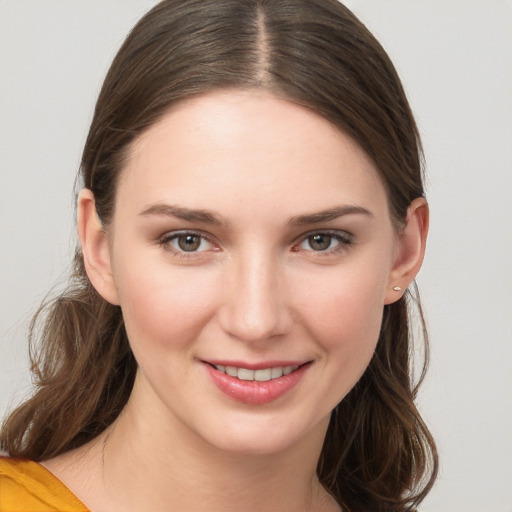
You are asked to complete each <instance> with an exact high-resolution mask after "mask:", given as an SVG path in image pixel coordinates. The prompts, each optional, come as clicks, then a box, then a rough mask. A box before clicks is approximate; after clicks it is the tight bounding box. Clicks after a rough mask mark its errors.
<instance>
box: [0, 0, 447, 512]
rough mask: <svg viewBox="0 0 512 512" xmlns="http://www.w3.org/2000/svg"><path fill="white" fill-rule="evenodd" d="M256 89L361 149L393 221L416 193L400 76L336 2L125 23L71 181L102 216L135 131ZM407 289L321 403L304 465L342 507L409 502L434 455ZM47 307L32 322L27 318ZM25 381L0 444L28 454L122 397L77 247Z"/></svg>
mask: <svg viewBox="0 0 512 512" xmlns="http://www.w3.org/2000/svg"><path fill="white" fill-rule="evenodd" d="M225 88H245V89H247V88H263V89H266V90H269V91H271V92H273V93H275V94H276V95H278V96H280V97H283V98H286V99H288V100H290V101H293V102H295V103H297V104H300V105H303V106H305V107H307V108H309V109H312V110H313V111H315V112H317V113H318V114H319V115H321V116H323V117H325V118H327V119H328V120H330V121H331V122H333V123H334V124H335V125H336V126H338V127H339V128H340V129H341V130H342V131H343V132H345V133H347V134H348V135H350V136H351V137H352V138H353V139H354V140H355V141H357V142H358V143H359V144H360V146H361V147H362V148H363V149H364V150H365V151H366V153H368V155H370V156H371V157H372V159H373V160H374V162H375V164H376V166H377V168H378V171H379V173H380V175H381V178H382V181H383V183H384V185H385V187H386V190H387V194H388V198H389V205H390V211H391V215H392V218H393V219H394V221H395V224H396V226H397V229H399V226H400V224H401V222H402V221H403V219H404V218H405V216H406V212H407V208H408V206H409V205H410V203H411V202H412V201H413V200H414V199H415V198H417V197H421V196H423V194H424V191H423V185H422V150H421V144H420V139H419V135H418V131H417V128H416V125H415V122H414V119H413V116H412V113H411V111H410V108H409V105H408V102H407V99H406V97H405V94H404V91H403V88H402V86H401V83H400V80H399V78H398V76H397V73H396V71H395V69H394V67H393V65H392V64H391V62H390V60H389V58H388V56H387V55H386V53H385V51H384V50H383V49H382V47H381V46H380V44H379V43H378V42H377V41H376V40H375V38H374V37H373V36H372V35H371V34H370V33H369V31H368V30H367V29H366V28H365V27H364V25H363V24H362V23H361V22H360V21H359V20H358V19H357V18H356V17H355V16H354V15H353V14H352V13H351V12H350V11H349V10H348V9H347V8H346V7H344V6H343V5H342V4H340V3H339V2H338V1H337V0H215V1H210V0H166V1H163V2H161V3H160V4H158V5H157V6H156V7H154V8H153V9H152V10H151V11H150V12H149V13H148V14H146V15H145V16H144V17H143V18H142V19H141V20H140V21H139V23H138V24H137V25H136V26H135V28H134V29H133V30H132V31H131V33H130V34H129V36H128V37H127V39H126V41H125V42H124V44H123V46H122V47H121V49H120V51H119V52H118V54H117V56H116V58H115V60H114V61H113V63H112V66H111V68H110V70H109V72H108V75H107V77H106V80H105V82H104V85H103V88H102V90H101V93H100V96H99V98H98V102H97V105H96V109H95V114H94V118H93V121H92V125H91V128H90V131H89V135H88V138H87V142H86V145H85V149H84V153H83V158H82V164H81V178H82V179H83V184H84V186H85V187H87V188H89V189H90V190H92V192H93V193H94V196H95V199H96V208H97V212H98V215H99V217H100V219H101V221H102V222H103V224H104V226H108V225H109V223H110V222H111V219H112V215H113V210H114V206H115V191H116V182H117V180H118V177H119V173H120V172H121V171H122V168H123V164H124V161H125V158H126V155H127V153H128V150H129V148H130V146H131V144H132V143H133V141H134V140H135V139H136V138H137V137H138V136H139V135H140V134H141V133H142V132H143V131H144V130H145V129H147V128H148V127H149V126H151V125H152V124H154V123H155V122H156V121H157V120H158V119H159V118H161V117H162V116H163V115H164V114H165V113H166V112H167V111H168V110H169V108H170V107H171V106H172V105H173V104H175V103H176V102H178V101H180V100H182V99H184V98H188V97H190V96H191V95H195V94H201V93H205V92H209V91H212V90H214V89H225ZM414 306H416V307H417V311H419V312H420V315H419V318H420V323H421V330H422V331H423V334H425V328H424V322H423V319H422V316H421V307H420V305H419V299H418V297H417V294H414V296H413V294H412V293H411V292H407V294H406V295H405V296H404V297H403V298H402V299H400V300H399V301H398V302H396V303H394V304H391V305H389V306H385V308H384V315H383V323H382V328H381V333H380V338H379V341H378V344H377V349H376V351H375V354H374V357H373V359H372V361H371V363H370V365H369V367H368V368H367V370H366V372H365V373H364V375H363V377H362V378H361V379H360V381H359V382H358V383H357V385H356V386H355V387H354V389H353V390H352V391H351V392H350V393H349V394H348V395H347V397H345V398H344V399H343V400H342V402H341V403H340V404H339V405H338V406H337V407H336V409H335V410H334V411H333V414H332V418H331V423H330V425H329V429H328V432H327V436H326V439H325V444H324V447H323V451H322V454H321V457H320V460H319V463H318V468H317V472H318V475H319V478H320V481H321V482H322V484H323V485H324V486H325V487H326V489H328V491H329V492H330V493H331V494H332V495H333V496H334V497H335V498H336V500H337V501H338V502H339V503H340V505H342V506H343V507H344V509H345V510H347V511H358V510H372V511H381V510H382V511H406V510H412V509H414V508H415V507H416V506H417V505H418V504H419V503H420V502H421V501H422V499H423V498H424V497H425V495H426V494H427V492H428V491H429V490H430V488H431V486H432V485H433V482H434V479H435V476H436V473H437V454H436V449H435V444H434V442H433V439H432V437H431V435H430V433H429V431H428V429H427V427H426V426H425V424H424V422H423V420H422V419H421V417H420V415H419V413H418V410H417V409H416V406H415V404H414V400H415V397H416V392H417V389H418V385H419V382H421V380H422V379H423V376H424V371H425V368H426V364H427V360H428V343H427V339H426V337H425V339H424V354H425V358H424V366H423V372H422V373H421V375H420V378H419V382H418V383H417V384H416V385H415V384H414V383H413V379H412V375H411V361H410V354H411V352H412V346H411V345H412V336H411V333H410V314H411V311H412V308H413V307H414ZM42 313H46V319H45V323H44V325H43V328H42V330H41V332H37V329H36V323H35V322H36V320H38V319H39V317H40V316H41V314H42ZM30 332H31V342H33V341H34V339H35V337H36V336H37V337H38V338H39V342H40V343H39V346H38V347H37V353H33V354H32V361H33V364H32V370H33V372H34V375H35V384H36V387H37V389H36V392H35V394H34V396H33V397H32V398H31V399H30V400H28V401H27V402H26V403H25V404H23V405H22V406H20V407H19V408H18V409H16V410H15V411H14V412H13V413H12V414H11V415H10V417H9V418H8V419H7V421H6V422H5V424H4V426H3V430H2V434H1V438H0V441H1V447H2V448H3V449H6V450H7V451H8V452H9V453H10V454H11V455H13V456H23V457H28V458H31V459H34V460H41V459H45V458H49V457H52V456H55V455H57V454H59V453H62V452H65V451H67V450H69V449H71V448H74V447H77V446H80V445H82V444H84V443H85V442H87V441H89V440H91V439H92V438H94V437H95V436H97V435H98V434H100V433H101V432H102V431H103V430H104V429H105V428H106V427H107V426H108V425H110V424H111V423H112V422H113V421H114V420H115V418H116V417H117V415H118V414H119V412H120V411H121V410H122V408H123V407H124V405H125V403H126V401H127V399H128V397H129V395H130V392H131V388H132V385H133V381H134V377H135V372H136V369H137V365H136V362H135V360H134V358H133V355H132V353H131V351H130V348H129V344H128V339H127V336H126V332H125V329H124V325H123V318H122V315H121V312H120V308H119V307H117V306H113V305H111V304H108V303H107V302H105V301H104V300H103V299H102V298H101V297H100V296H99V295H98V294H97V292H96V291H95V290H94V288H93V287H92V285H91V284H90V282H89V280H88V278H87V275H86V273H85V271H84V267H83V262H82V257H81V253H80V251H77V254H76V257H75V271H74V273H73V276H72V280H71V283H70V286H69V289H68V290H67V291H66V292H65V293H63V294H62V295H60V296H59V297H58V298H57V299H56V300H55V301H53V302H50V303H49V304H47V305H46V306H44V307H43V308H41V310H40V311H39V312H38V314H37V315H36V317H35V319H34V321H33V323H32V325H31V329H30Z"/></svg>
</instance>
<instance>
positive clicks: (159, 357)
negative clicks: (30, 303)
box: [109, 91, 398, 453]
mask: <svg viewBox="0 0 512 512" xmlns="http://www.w3.org/2000/svg"><path fill="white" fill-rule="evenodd" d="M109 251H110V252H109V254H110V262H109V265H110V269H111V271H112V275H113V284H112V286H113V290H114V291H113V292H112V293H113V296H115V300H114V301H115V302H117V303H119V304H120V305H121V308H122V311H123V315H124V319H125V324H126V329H127V333H128V337H129V340H130V344H131V346H132V349H133V352H134V354H135V357H136V359H137V361H138V363H139V367H140V369H139V373H138V376H137V381H136V385H135V391H134V395H136V396H139V398H140V399H139V406H138V407H139V408H140V409H141V410H143V409H144V408H151V417H152V418H153V420H154V421H156V422H159V423H162V424H168V425H176V426H179V428H180V429H181V431H182V432H187V433H188V434H187V435H190V436H193V437H194V438H196V439H200V440H202V441H206V442H207V443H209V444H210V445H213V446H215V447H218V448H220V449H223V450H231V451H238V452H246V453H249V452H250V453H270V452H276V451H279V450H282V449H285V448H286V447H289V446H291V445H293V444H294V443H298V442H300V441H301V440H303V439H306V438H308V436H311V435H313V434H314V433H315V432H316V433H318V432H320V431H321V432H322V435H323V433H324V431H325V428H326V426H327V423H328V419H329V415H330V412H331V410H332V409H333V408H334V407H335V406H336V404H337V403H338V402H339V401H340V400H342V399H343V397H344V396H345V395H346V394H347V393H348V392H349V391H350V389H351V388H352V387H353V386H354V384H355V383H356V382H357V380H358V379H359V378H360V376H361V375H362V373H363V372H364V370H365V369H366V367H367V365H368V363H369V361H370V359H371V357H372V354H373V352H374V350H375V346H376V343H377V338H378V334H379V329H380V325H381V318H382V311H383V306H384V304H385V303H386V302H389V301H390V299H389V289H390V287H392V285H393V283H391V282H390V276H391V273H392V269H393V266H394V264H395V261H396V255H397V237H396V233H395V231H394V229H393V225H392V222H391V220H390V216H389V208H388V204H387V198H386V193H385V189H384V187H383V185H382V183H381V181H380V179H379V177H378V174H377V171H376V169H375V167H374V165H373V164H372V162H371V161H370V159H369V158H368V157H367V156H366V155H365V153H364V152H363V151H361V150H360V149H359V148H358V146H357V145H356V144H355V143H354V142H353V141H352V140H351V139H350V138H348V137H346V136H345V135H343V134H342V133H341V132H340V131H338V130H337V129H335V128H334V127H333V126H332V125H330V124H329V123H328V122H327V121H326V120H324V119H323V118H321V117H319V116H318V115H316V114H315V113H312V112H311V111H309V110H306V109H304V108H302V107H299V106H297V105H295V104H293V103H290V102H288V101H285V100H282V99H278V98H276V97H274V96H271V95H269V94H266V93H262V92H242V91H239V92H237V91H229V92H217V93H212V94H208V95H204V96H201V97H197V98H194V99H191V100H187V101H185V102H183V103H181V104H179V105H178V106H177V107H175V108H174V109H173V110H172V111H171V112H169V113H168V114H167V115H165V116H164V117H163V118H162V119H161V120H160V121H159V122H158V123H156V124H155V125H154V126H152V127H151V128H150V129H149V130H148V131H147V132H146V133H144V134H143V135H142V136H141V137H140V139H139V140H138V141H137V142H136V143H135V144H134V145H133V147H132V148H131V153H130V157H129V159H128V163H127V166H126V167H125V168H124V169H123V171H122V175H121V179H120V182H119V186H118V191H117V197H116V209H115V214H114V218H113V222H112V225H111V227H110V230H109ZM397 298H398V297H397ZM111 300H112V299H111Z"/></svg>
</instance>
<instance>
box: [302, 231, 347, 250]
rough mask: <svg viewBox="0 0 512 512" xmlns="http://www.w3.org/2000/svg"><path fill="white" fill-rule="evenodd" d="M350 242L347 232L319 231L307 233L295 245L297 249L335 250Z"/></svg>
mask: <svg viewBox="0 0 512 512" xmlns="http://www.w3.org/2000/svg"><path fill="white" fill-rule="evenodd" d="M351 243H352V237H351V236H350V235H349V234H348V233H338V232H336V233H331V232H320V233H311V234H310V235H307V236H306V237H305V238H304V239H303V240H302V241H301V242H300V243H299V244H298V245H297V246H296V247H297V249H296V250H299V251H314V252H336V251H338V250H340V249H343V248H344V247H345V246H347V245H350V244H351Z"/></svg>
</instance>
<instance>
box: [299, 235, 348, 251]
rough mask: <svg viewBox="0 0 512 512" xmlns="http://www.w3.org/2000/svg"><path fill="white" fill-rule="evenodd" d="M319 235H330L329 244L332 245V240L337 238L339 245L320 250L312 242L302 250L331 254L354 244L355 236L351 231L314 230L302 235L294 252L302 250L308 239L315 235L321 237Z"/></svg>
mask: <svg viewBox="0 0 512 512" xmlns="http://www.w3.org/2000/svg"><path fill="white" fill-rule="evenodd" d="M319 236H320V237H328V238H329V239H330V240H329V245H331V243H332V240H335V241H336V242H338V243H337V245H335V246H334V247H332V248H329V247H328V248H327V249H325V250H318V251H316V250H315V249H313V248H312V247H311V243H309V247H310V248H309V249H302V250H304V251H307V252H311V253H316V254H318V255H319V256H330V255H333V254H337V253H339V252H342V251H344V250H346V249H347V247H348V246H350V245H352V244H353V242H354V237H353V236H352V235H351V234H350V233H347V232H346V231H342V232H340V231H313V232H311V233H307V234H306V235H303V236H301V238H300V240H299V242H298V243H297V244H295V245H294V246H293V248H292V250H293V251H294V252H299V251H300V250H301V249H300V246H301V245H302V244H304V243H307V242H308V240H309V241H311V239H312V238H313V237H319Z"/></svg>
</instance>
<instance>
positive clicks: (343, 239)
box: [158, 231, 353, 258]
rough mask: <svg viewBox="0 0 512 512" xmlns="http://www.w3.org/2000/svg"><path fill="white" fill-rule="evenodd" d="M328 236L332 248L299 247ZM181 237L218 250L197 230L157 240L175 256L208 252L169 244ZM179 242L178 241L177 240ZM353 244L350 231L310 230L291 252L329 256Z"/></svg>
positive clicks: (190, 255)
mask: <svg viewBox="0 0 512 512" xmlns="http://www.w3.org/2000/svg"><path fill="white" fill-rule="evenodd" d="M319 236H320V237H328V238H329V245H331V243H332V240H335V241H336V242H338V243H337V245H335V246H334V247H333V248H330V247H328V248H326V249H325V250H315V249H313V248H312V247H311V243H309V247H310V248H309V249H305V248H304V249H301V248H300V246H301V245H302V244H304V243H307V242H308V240H311V239H312V238H313V237H319ZM181 237H199V238H200V244H203V243H205V242H206V243H209V244H211V245H212V247H214V249H213V250H214V251H216V250H218V248H217V246H216V245H215V244H214V243H213V242H212V241H211V239H210V237H208V236H206V235H205V234H204V233H201V232H199V231H178V232H172V233H167V234H165V235H164V236H163V237H161V238H160V239H159V241H158V243H159V245H160V246H162V247H164V248H165V250H167V251H170V252H172V253H173V255H174V256H177V257H179V258H193V257H197V255H198V254H201V253H203V252H208V251H209V249H206V250H202V251H197V250H193V251H185V250H180V249H179V248H176V247H173V245H171V242H173V241H175V240H176V241H177V240H179V239H180V238H181ZM178 243H179V242H178ZM352 244H353V236H352V235H351V234H350V233H347V232H345V231H343V232H339V231H312V232H310V233H306V234H305V235H302V236H301V237H300V239H299V241H298V242H297V243H295V244H294V245H293V246H292V249H291V250H292V252H300V251H301V250H304V251H306V252H311V253H316V254H318V255H319V256H329V255H333V254H337V253H339V252H342V251H344V250H346V249H347V247H348V246H350V245H352Z"/></svg>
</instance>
